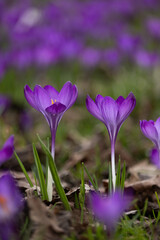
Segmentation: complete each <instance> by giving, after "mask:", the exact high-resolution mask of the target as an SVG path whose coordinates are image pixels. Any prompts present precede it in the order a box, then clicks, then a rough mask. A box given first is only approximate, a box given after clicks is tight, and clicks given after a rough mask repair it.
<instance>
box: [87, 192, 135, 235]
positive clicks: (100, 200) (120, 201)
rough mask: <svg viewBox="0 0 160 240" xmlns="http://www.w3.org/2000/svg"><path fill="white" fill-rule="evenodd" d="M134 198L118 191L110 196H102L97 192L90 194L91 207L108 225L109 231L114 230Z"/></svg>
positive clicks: (96, 215) (100, 219)
mask: <svg viewBox="0 0 160 240" xmlns="http://www.w3.org/2000/svg"><path fill="white" fill-rule="evenodd" d="M131 200H132V198H131V197H130V196H127V195H123V194H122V193H121V192H120V191H116V192H114V193H113V194H111V195H109V196H101V195H100V194H98V193H96V192H92V193H91V194H90V208H91V209H92V211H93V214H94V215H95V217H96V218H97V219H98V220H99V221H100V222H102V223H103V224H105V225H106V226H107V230H108V231H114V230H115V227H116V224H117V223H118V220H119V219H120V217H121V216H122V215H123V213H124V211H125V210H126V209H127V208H128V207H129V205H130V203H131Z"/></svg>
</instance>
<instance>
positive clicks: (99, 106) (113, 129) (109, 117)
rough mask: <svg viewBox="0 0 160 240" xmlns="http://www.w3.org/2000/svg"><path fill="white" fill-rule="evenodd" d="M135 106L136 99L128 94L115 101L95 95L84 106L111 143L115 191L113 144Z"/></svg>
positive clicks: (114, 176)
mask: <svg viewBox="0 0 160 240" xmlns="http://www.w3.org/2000/svg"><path fill="white" fill-rule="evenodd" d="M135 105H136V99H135V96H134V95H133V93H130V94H129V95H128V97H127V98H126V99H125V98H123V97H122V96H119V97H118V98H117V99H116V100H114V99H113V98H111V97H108V96H107V97H102V96H101V95H97V97H96V99H95V102H94V101H93V100H92V99H91V98H90V97H89V96H88V97H87V99H86V106H87V109H88V111H89V112H90V113H91V114H92V115H93V116H94V117H95V118H97V119H99V120H100V121H101V122H103V123H104V124H105V126H106V128H107V130H108V133H109V137H110V141H111V162H112V180H113V189H114V190H115V182H116V173H115V142H116V138H117V134H118V131H119V129H120V127H121V125H122V123H123V122H124V121H125V120H126V119H127V117H128V116H129V114H130V113H131V112H132V110H133V109H134V107H135Z"/></svg>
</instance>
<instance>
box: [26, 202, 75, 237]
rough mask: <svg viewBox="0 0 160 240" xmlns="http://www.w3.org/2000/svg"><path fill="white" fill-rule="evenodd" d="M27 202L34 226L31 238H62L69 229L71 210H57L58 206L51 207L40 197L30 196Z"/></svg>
mask: <svg viewBox="0 0 160 240" xmlns="http://www.w3.org/2000/svg"><path fill="white" fill-rule="evenodd" d="M27 203H28V206H29V215H30V219H31V221H32V228H33V229H32V230H33V235H32V237H31V240H53V239H54V240H60V239H61V237H62V235H63V236H64V235H65V234H66V233H67V232H68V231H69V229H70V218H71V213H70V212H68V211H63V210H62V209H61V211H58V212H56V210H57V208H56V207H55V208H54V209H53V206H52V208H51V209H50V208H49V207H48V206H46V205H45V204H44V203H43V202H42V201H41V200H40V199H39V198H30V199H28V200H27Z"/></svg>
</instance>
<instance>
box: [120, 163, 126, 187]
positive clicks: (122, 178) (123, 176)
mask: <svg viewBox="0 0 160 240" xmlns="http://www.w3.org/2000/svg"><path fill="white" fill-rule="evenodd" d="M125 179H126V164H125V162H124V163H123V169H122V176H121V184H120V185H121V189H122V192H123V191H124V184H125Z"/></svg>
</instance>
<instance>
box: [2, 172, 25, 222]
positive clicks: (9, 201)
mask: <svg viewBox="0 0 160 240" xmlns="http://www.w3.org/2000/svg"><path fill="white" fill-rule="evenodd" d="M0 196H1V198H3V199H4V201H6V202H5V204H6V206H5V207H6V208H3V207H2V208H1V207H0V222H3V221H6V220H9V221H11V220H13V221H15V219H14V215H15V214H16V213H18V211H20V208H21V207H22V205H23V203H22V196H21V194H20V192H19V189H18V188H17V186H16V184H15V181H14V178H13V177H12V176H11V175H10V174H6V175H3V176H2V177H1V178H0ZM6 209H7V211H6Z"/></svg>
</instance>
